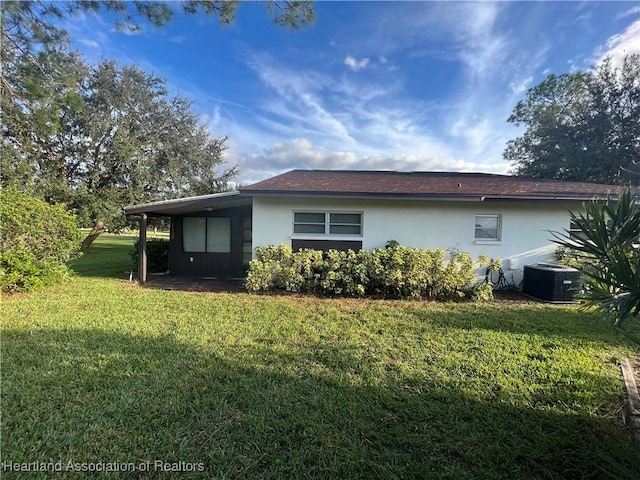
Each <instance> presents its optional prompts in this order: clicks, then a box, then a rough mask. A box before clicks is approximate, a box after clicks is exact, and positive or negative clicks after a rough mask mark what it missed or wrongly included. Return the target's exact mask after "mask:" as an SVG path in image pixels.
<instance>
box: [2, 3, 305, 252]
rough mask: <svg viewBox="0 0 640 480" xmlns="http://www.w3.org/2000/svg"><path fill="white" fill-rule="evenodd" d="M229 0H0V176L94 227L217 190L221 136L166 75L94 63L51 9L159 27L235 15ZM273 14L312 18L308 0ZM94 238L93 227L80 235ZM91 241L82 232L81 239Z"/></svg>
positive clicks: (127, 25) (221, 181) (291, 22)
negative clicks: (149, 205) (154, 203)
mask: <svg viewBox="0 0 640 480" xmlns="http://www.w3.org/2000/svg"><path fill="white" fill-rule="evenodd" d="M238 5H239V2H238V1H205V0H186V1H182V2H173V3H172V2H163V1H138V0H135V1H121V0H115V1H114V0H100V1H98V0H93V1H80V0H73V1H28V2H25V1H4V2H0V13H1V17H0V23H1V26H2V33H1V34H2V37H1V39H0V40H1V41H0V62H1V63H2V67H3V68H2V71H1V72H0V109H1V111H2V118H1V122H0V132H1V135H2V144H1V147H2V150H1V152H0V163H1V164H0V167H1V177H0V178H1V181H2V184H3V185H8V184H17V185H21V186H22V187H23V188H25V187H37V188H35V189H34V191H37V192H38V193H39V195H41V196H42V197H43V198H44V199H46V200H47V201H49V202H51V203H59V202H64V203H66V204H68V205H69V206H70V207H71V208H73V209H74V210H75V212H76V213H77V214H78V217H79V219H80V221H81V223H82V224H83V225H85V226H86V225H90V224H94V225H95V228H94V231H93V233H94V234H99V233H100V232H101V231H103V229H104V227H105V224H106V226H107V227H111V228H113V227H116V228H117V227H118V226H119V225H118V224H119V223H120V224H121V223H122V222H123V217H122V215H121V211H120V209H121V207H122V206H124V205H126V204H130V203H138V202H143V201H151V200H158V199H163V198H172V197H176V196H181V195H191V194H196V195H197V194H205V193H212V192H217V191H221V190H225V189H228V181H229V179H231V178H232V177H233V176H234V174H235V169H229V170H226V171H222V172H219V171H218V167H219V166H220V165H221V163H222V153H223V152H224V149H225V138H213V137H211V136H210V134H209V133H208V130H207V128H206V127H205V126H204V125H202V124H200V123H199V122H198V119H197V117H196V115H195V114H194V112H193V110H192V108H191V107H192V105H191V102H190V101H188V100H187V99H185V98H184V97H182V96H180V95H170V94H169V93H168V90H167V87H166V84H165V80H164V79H163V78H161V77H158V76H156V75H153V74H150V73H146V72H144V71H142V70H140V69H139V68H137V67H119V66H118V65H116V64H115V63H114V62H109V61H105V62H103V63H101V64H100V65H98V66H96V67H92V66H88V65H86V64H85V62H84V60H83V59H82V58H81V57H80V56H79V55H78V54H74V53H70V52H69V51H68V40H69V38H68V32H67V31H66V30H64V28H62V26H61V25H62V24H63V22H62V20H64V19H70V18H72V16H73V15H75V14H78V13H82V12H101V11H102V12H110V14H111V15H112V16H114V18H115V26H116V28H117V29H120V30H126V31H136V30H139V29H141V28H142V25H143V24H145V23H150V24H151V25H155V26H162V25H165V24H166V23H168V22H169V21H171V19H172V17H173V16H174V15H175V13H176V12H177V11H178V10H179V9H181V10H182V12H183V13H185V14H188V15H195V14H198V13H205V14H207V15H213V16H216V17H217V18H218V19H219V21H220V23H222V24H225V23H230V22H232V21H233V19H234V17H235V12H236V9H237V7H238ZM266 6H267V9H268V10H269V12H270V14H271V16H272V18H273V20H274V22H275V23H276V24H278V25H280V26H284V27H291V28H300V27H303V26H306V25H309V24H311V23H313V21H314V19H315V13H314V10H313V7H312V2H309V1H276V0H274V1H269V2H266ZM87 238H88V239H90V238H95V236H90V237H87ZM89 243H90V242H89Z"/></svg>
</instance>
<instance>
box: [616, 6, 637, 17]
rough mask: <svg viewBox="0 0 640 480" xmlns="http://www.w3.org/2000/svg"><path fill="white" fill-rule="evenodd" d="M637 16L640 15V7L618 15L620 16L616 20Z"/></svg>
mask: <svg viewBox="0 0 640 480" xmlns="http://www.w3.org/2000/svg"><path fill="white" fill-rule="evenodd" d="M636 14H638V15H640V6H637V7H632V8H630V9H629V10H627V11H624V12H622V13H620V14H618V16H617V17H616V18H617V19H621V18H624V17H628V16H630V15H636Z"/></svg>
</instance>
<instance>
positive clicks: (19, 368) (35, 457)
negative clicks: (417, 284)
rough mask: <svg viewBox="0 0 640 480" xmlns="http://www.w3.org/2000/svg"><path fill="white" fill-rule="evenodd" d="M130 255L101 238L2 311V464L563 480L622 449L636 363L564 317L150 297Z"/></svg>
mask: <svg viewBox="0 0 640 480" xmlns="http://www.w3.org/2000/svg"><path fill="white" fill-rule="evenodd" d="M131 242H132V239H131V237H129V238H122V237H115V236H103V237H101V238H100V239H98V240H97V241H96V244H95V245H94V246H93V247H92V250H91V251H90V252H89V253H88V254H86V255H85V256H83V257H82V258H81V259H79V260H78V261H76V262H75V263H74V264H73V268H74V269H75V270H76V272H77V273H78V274H77V275H76V276H75V277H74V278H73V279H72V280H71V281H69V282H67V283H65V284H63V285H60V286H57V287H53V288H49V289H46V290H44V291H40V292H37V293H34V294H29V295H19V296H15V297H12V298H7V299H5V300H4V302H3V307H2V317H3V321H2V357H1V359H2V405H1V406H2V453H1V459H0V461H1V462H13V463H22V462H34V461H43V462H46V461H50V462H57V461H62V462H63V463H65V464H66V462H68V461H73V462H122V463H124V462H132V463H134V464H135V465H138V464H140V463H141V462H147V461H151V462H152V467H151V472H150V473H142V472H140V471H136V472H127V473H122V472H119V473H115V474H104V475H103V476H101V478H172V477H173V475H175V474H170V473H166V472H164V473H163V472H160V471H159V470H154V468H153V462H154V461H155V460H162V461H165V462H180V461H182V462H194V463H201V464H202V468H203V470H204V471H203V472H197V473H194V474H192V475H191V478H219V479H227V478H228V479H232V478H233V479H235V478H237V479H244V478H252V479H254V478H257V479H261V478H264V479H267V478H269V479H280V478H290V479H304V478H314V479H315V478H331V479H335V478H337V479H341V478H344V479H357V478H362V479H365V478H366V479H370V478H371V479H373V478H384V479H387V478H388V479H395V478H398V479H405V478H436V479H441V478H442V479H468V478H477V479H501V478H505V479H512V478H519V479H560V478H602V475H603V472H602V471H601V470H599V466H600V465H606V463H605V462H603V461H602V460H601V458H600V456H601V455H604V456H608V457H613V458H619V457H621V456H624V455H625V453H626V452H630V451H631V450H630V449H631V446H630V441H629V435H628V432H626V431H625V429H624V427H623V425H622V424H621V414H620V406H621V398H622V393H623V390H622V388H623V386H622V382H621V379H620V374H619V369H618V367H617V365H616V361H617V360H618V359H621V358H623V357H624V356H626V355H628V354H629V353H631V352H632V347H631V346H630V345H629V344H627V343H626V342H625V340H624V339H623V338H621V337H617V336H615V335H614V334H612V333H611V332H610V331H609V329H608V328H607V326H606V325H601V324H599V323H596V322H594V319H593V318H591V317H589V316H585V315H584V314H582V313H580V312H579V311H578V310H577V309H575V308H569V307H557V306H547V305H541V304H534V303H517V302H495V303H491V304H487V305H480V304H470V303H460V304H453V303H447V304H435V303H423V302H415V301H381V300H345V299H314V298H309V297H296V296H257V295H248V294H219V293H188V292H175V291H159V290H152V289H146V288H140V287H138V286H136V285H135V284H130V283H129V282H128V279H126V275H125V274H124V272H125V271H127V270H129V269H130V263H131V259H130V257H129V249H130V245H131ZM4 474H7V472H6V468H5V472H4ZM79 475H80V474H78V473H66V474H65V473H58V474H56V477H55V478H81V476H79ZM145 475H146V476H145ZM51 477H52V474H51V473H40V474H24V473H16V472H13V473H12V474H11V477H9V475H7V478H51Z"/></svg>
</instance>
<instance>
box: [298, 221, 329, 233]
mask: <svg viewBox="0 0 640 480" xmlns="http://www.w3.org/2000/svg"><path fill="white" fill-rule="evenodd" d="M293 233H318V234H324V223H323V224H322V225H314V224H309V223H296V224H295V225H294V226H293Z"/></svg>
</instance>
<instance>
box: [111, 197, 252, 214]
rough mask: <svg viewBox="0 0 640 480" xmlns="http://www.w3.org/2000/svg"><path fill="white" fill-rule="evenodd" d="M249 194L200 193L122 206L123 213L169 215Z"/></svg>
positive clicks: (202, 207)
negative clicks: (176, 211)
mask: <svg viewBox="0 0 640 480" xmlns="http://www.w3.org/2000/svg"><path fill="white" fill-rule="evenodd" d="M250 198H252V196H251V195H246V194H243V193H241V192H223V193H214V194H210V195H200V196H197V197H187V198H176V199H172V200H162V201H159V202H151V203H144V204H140V205H129V206H127V207H124V208H123V211H124V214H125V215H140V214H142V213H146V214H156V215H171V214H172V213H171V212H172V210H178V209H179V210H184V209H190V210H193V211H198V210H199V209H206V208H207V207H209V206H221V205H223V204H225V203H229V202H237V201H238V200H244V199H247V200H248V199H250Z"/></svg>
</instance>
